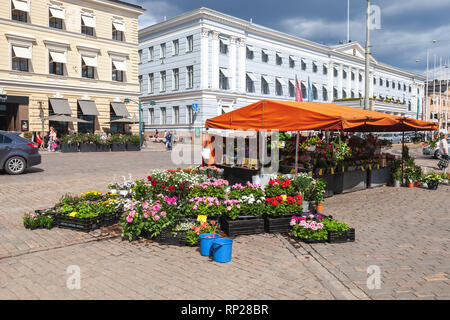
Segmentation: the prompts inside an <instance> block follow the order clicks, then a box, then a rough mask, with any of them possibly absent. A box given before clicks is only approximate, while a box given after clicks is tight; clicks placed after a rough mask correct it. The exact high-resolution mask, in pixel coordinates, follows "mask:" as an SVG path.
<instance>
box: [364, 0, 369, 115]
mask: <svg viewBox="0 0 450 320" xmlns="http://www.w3.org/2000/svg"><path fill="white" fill-rule="evenodd" d="M369 19H370V0H367V12H366V50H365V51H366V52H365V54H366V61H365V87H364V109H366V110H369V108H370V100H369V91H370V87H369V72H370V30H369Z"/></svg>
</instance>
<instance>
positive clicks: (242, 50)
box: [238, 38, 247, 93]
mask: <svg viewBox="0 0 450 320" xmlns="http://www.w3.org/2000/svg"><path fill="white" fill-rule="evenodd" d="M238 50H239V51H238V91H239V93H245V79H246V68H245V66H246V61H247V52H246V51H247V47H246V45H245V39H242V38H241V39H239V49H238Z"/></svg>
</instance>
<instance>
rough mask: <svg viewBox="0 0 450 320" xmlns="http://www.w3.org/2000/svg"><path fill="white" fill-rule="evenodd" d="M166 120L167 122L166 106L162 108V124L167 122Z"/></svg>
mask: <svg viewBox="0 0 450 320" xmlns="http://www.w3.org/2000/svg"><path fill="white" fill-rule="evenodd" d="M166 122H167V112H166V108H161V124H166Z"/></svg>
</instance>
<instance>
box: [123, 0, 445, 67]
mask: <svg viewBox="0 0 450 320" xmlns="http://www.w3.org/2000/svg"><path fill="white" fill-rule="evenodd" d="M128 1H129V2H132V3H136V4H139V5H141V6H142V7H144V8H145V9H146V10H147V12H146V13H145V14H144V15H143V16H142V17H141V18H140V20H139V26H140V27H141V28H142V27H145V26H148V25H151V24H154V23H158V22H161V21H163V19H164V17H167V19H170V18H172V17H175V16H177V15H179V14H182V13H184V12H186V11H190V10H193V9H197V8H199V7H207V8H210V9H213V10H217V11H220V12H223V13H226V14H229V15H232V16H235V17H238V18H241V19H245V20H249V19H250V18H252V19H253V22H254V23H257V24H260V25H263V26H265V27H269V28H273V29H276V30H280V31H282V32H286V33H289V34H292V35H296V36H299V37H301V38H304V39H308V40H312V41H315V42H319V43H322V44H326V45H336V44H339V41H342V40H343V41H345V40H346V38H347V0H314V1H310V0H278V1H274V0H165V1H160V0H128ZM371 3H372V4H374V5H377V6H379V7H380V9H381V29H380V30H373V31H371V42H372V54H373V56H374V57H375V58H376V59H377V60H379V61H381V62H383V63H386V64H390V65H393V66H397V67H400V68H404V69H407V70H410V71H413V72H417V73H420V74H424V72H425V70H426V51H427V48H429V49H430V58H431V59H430V68H431V67H433V64H434V55H436V56H437V61H438V64H439V61H440V57H442V59H443V61H444V60H447V59H450V22H449V18H448V17H449V16H450V1H449V0H429V1H426V0H408V1H405V0H373V1H371ZM365 5H366V1H364V0H350V39H351V40H353V41H359V42H360V43H361V44H362V45H363V46H364V43H365V29H364V25H365ZM432 40H437V42H436V43H434V44H433V43H432ZM416 60H420V61H419V62H416Z"/></svg>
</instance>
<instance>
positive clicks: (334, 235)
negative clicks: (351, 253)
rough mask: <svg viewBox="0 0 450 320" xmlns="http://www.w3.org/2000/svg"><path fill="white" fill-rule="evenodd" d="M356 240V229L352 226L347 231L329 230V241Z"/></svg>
mask: <svg viewBox="0 0 450 320" xmlns="http://www.w3.org/2000/svg"><path fill="white" fill-rule="evenodd" d="M353 241H355V229H353V228H350V229H349V230H347V231H328V242H329V243H343V242H353Z"/></svg>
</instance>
